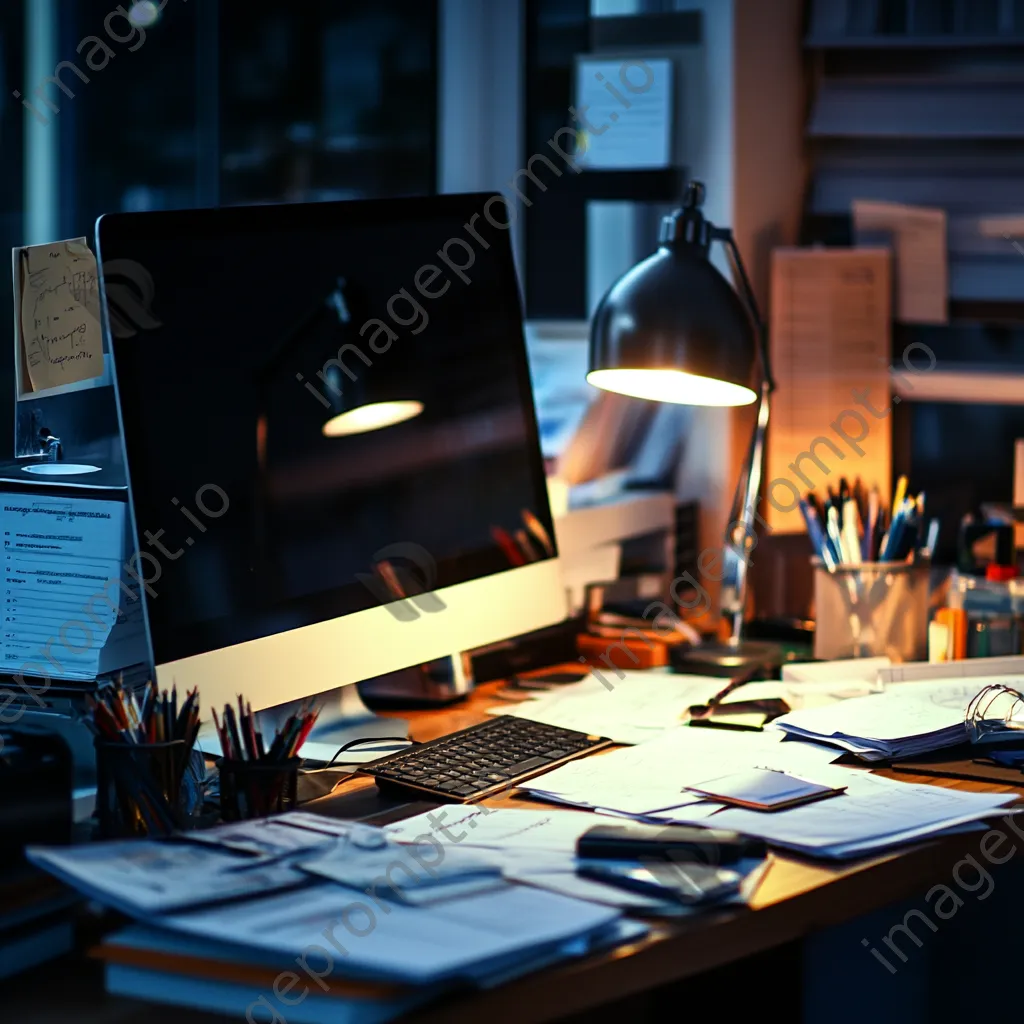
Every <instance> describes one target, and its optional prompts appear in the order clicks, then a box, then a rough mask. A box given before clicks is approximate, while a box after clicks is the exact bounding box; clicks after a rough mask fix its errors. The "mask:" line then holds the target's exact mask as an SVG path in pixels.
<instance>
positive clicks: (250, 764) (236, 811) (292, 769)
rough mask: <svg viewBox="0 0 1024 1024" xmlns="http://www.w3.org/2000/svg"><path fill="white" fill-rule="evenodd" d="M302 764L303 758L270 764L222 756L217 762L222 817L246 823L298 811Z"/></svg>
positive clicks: (291, 758) (293, 758)
mask: <svg viewBox="0 0 1024 1024" xmlns="http://www.w3.org/2000/svg"><path fill="white" fill-rule="evenodd" d="M301 763H302V758H301V757H290V758H287V759H286V760H283V761H272V762H269V763H268V762H265V761H237V760H234V759H229V758H226V757H222V758H221V759H220V760H219V761H218V762H217V767H218V768H219V769H220V816H221V818H222V819H223V820H224V821H243V820H246V819H248V818H265V817H267V816H268V815H271V814H283V813H284V812H285V811H291V810H294V809H295V805H296V802H295V792H296V789H297V787H298V780H299V765H300V764H301Z"/></svg>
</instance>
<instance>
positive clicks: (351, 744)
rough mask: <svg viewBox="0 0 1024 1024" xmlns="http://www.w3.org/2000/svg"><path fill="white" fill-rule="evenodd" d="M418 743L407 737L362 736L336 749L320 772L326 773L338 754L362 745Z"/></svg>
mask: <svg viewBox="0 0 1024 1024" xmlns="http://www.w3.org/2000/svg"><path fill="white" fill-rule="evenodd" d="M419 742H420V741H419V740H411V739H409V737H408V736H364V737H363V738H362V739H358V740H349V742H348V743H344V744H342V745H341V746H340V747H338V749H337V751H336V752H335V754H334V757H332V758H331V759H330V761H328V762H327V764H326V765H324V767H323V769H322V770H323V771H326V770H327V769H328V768H330V767H331V766H332V765H333V764H334V762H335V761H337V760H338V755H339V754H343V753H344V752H345V751H346V750H351V749H352V748H353V747H358V746H360V745H361V744H363V743H408V744H409V746H410V747H416V746H419ZM387 753H390V751H388V752H387ZM384 756H385V755H384V754H381V757H384Z"/></svg>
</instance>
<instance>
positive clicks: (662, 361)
mask: <svg viewBox="0 0 1024 1024" xmlns="http://www.w3.org/2000/svg"><path fill="white" fill-rule="evenodd" d="M756 352H757V350H756V341H755V336H754V330H753V326H752V324H751V322H750V317H749V315H748V314H747V312H746V310H745V308H744V306H743V303H742V301H741V300H740V297H739V295H737V294H736V292H735V291H734V290H733V288H732V286H731V285H730V284H729V283H728V281H726V279H725V278H724V277H723V276H722V275H721V274H720V273H719V272H718V271H717V270H716V269H715V267H714V266H713V265H712V264H711V262H710V261H709V260H708V258H707V255H706V253H705V252H704V251H703V250H702V249H701V248H700V247H699V246H696V245H679V246H669V245H662V247H661V248H660V249H659V250H658V252H656V253H655V254H654V255H653V256H650V257H648V258H647V259H646V260H644V261H643V262H642V263H638V264H637V265H636V266H635V267H633V269H632V270H629V271H628V272H627V273H626V274H624V275H623V276H622V277H620V278H619V280H618V281H616V282H615V284H613V285H612V287H611V288H610V289H609V291H608V293H607V294H606V295H605V296H604V298H603V299H602V300H601V303H600V305H599V306H598V308H597V311H596V312H595V314H594V318H593V321H592V324H591V331H590V369H589V372H588V373H587V380H588V381H590V383H591V384H593V385H595V386H596V387H600V388H603V389H604V390H607V391H616V392H618V393H620V394H625V395H631V396H633V397H636V398H647V399H651V400H654V401H661V402H677V403H680V404H687V405H715V406H736V405H749V404H750V403H751V402H753V401H754V400H755V399H756V398H757V395H756V393H755V390H754V388H755V387H756V386H757V385H756V383H755V382H754V374H755V368H756V362H757V354H756Z"/></svg>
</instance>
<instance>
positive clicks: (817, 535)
mask: <svg viewBox="0 0 1024 1024" xmlns="http://www.w3.org/2000/svg"><path fill="white" fill-rule="evenodd" d="M800 512H801V514H802V515H803V517H804V523H805V524H806V525H807V536H808V537H809V538H810V541H811V548H812V549H813V551H814V553H815V554H816V555H817V556H818V557H819V558H820V559H821V560H822V561H823V562H824V563H825V565H826V567H827V568H828V570H829V572H835V568H836V560H835V559H834V558H833V557H832V552H831V550H830V549H829V546H828V544H827V543H826V541H825V535H824V533H822V530H821V523H820V521H819V520H818V513H817V512H816V511H815V509H814V508H813V506H812V505H811V504H810V502H809V501H805V500H804V499H801V500H800Z"/></svg>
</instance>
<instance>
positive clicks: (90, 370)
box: [14, 238, 103, 391]
mask: <svg viewBox="0 0 1024 1024" xmlns="http://www.w3.org/2000/svg"><path fill="white" fill-rule="evenodd" d="M14 292H15V325H14V326H15V337H16V339H17V344H18V349H19V351H20V353H21V360H20V361H21V363H22V366H23V370H24V375H23V379H22V382H21V383H22V385H24V384H25V380H24V376H26V375H27V378H28V385H29V386H28V388H25V387H23V388H22V390H28V391H48V390H49V389H51V388H56V387H60V386H62V385H66V384H76V383H78V382H79V381H83V380H89V379H91V378H93V377H99V376H101V375H102V373H103V334H102V329H101V326H100V296H99V282H98V277H97V272H96V257H95V256H94V255H93V254H92V252H91V251H90V249H89V246H88V245H87V243H86V240H85V239H84V238H73V239H68V240H66V241H63V242H52V243H50V244H49V245H29V246H25V247H23V248H20V249H15V250H14Z"/></svg>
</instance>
